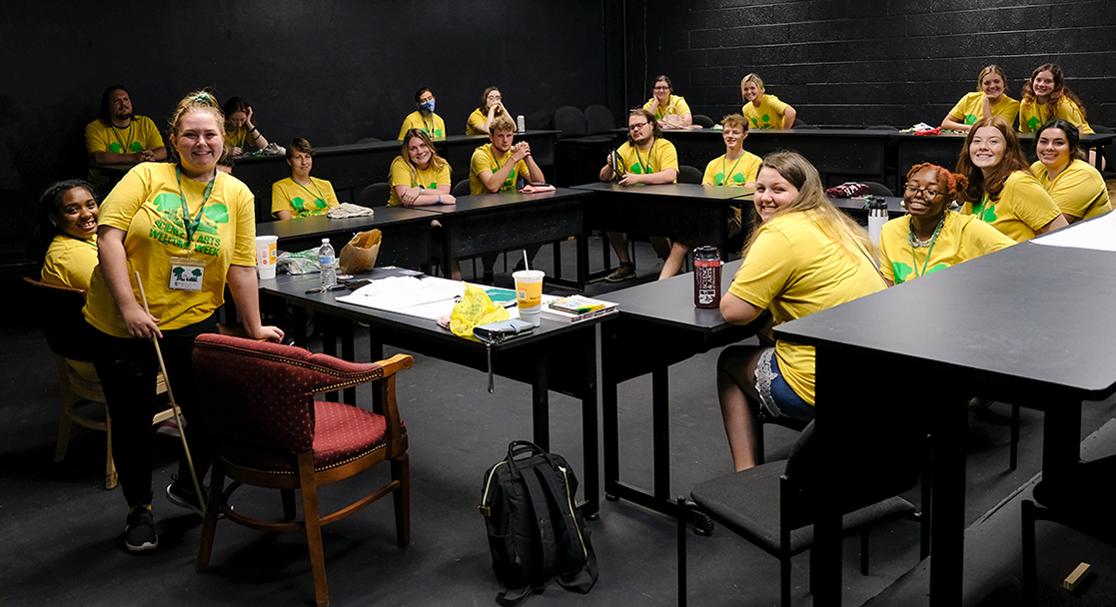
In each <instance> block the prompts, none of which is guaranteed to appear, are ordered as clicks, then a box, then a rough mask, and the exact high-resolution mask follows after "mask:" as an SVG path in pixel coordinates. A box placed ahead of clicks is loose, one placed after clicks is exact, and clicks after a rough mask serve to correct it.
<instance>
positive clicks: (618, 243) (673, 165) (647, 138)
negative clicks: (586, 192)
mask: <svg viewBox="0 0 1116 607" xmlns="http://www.w3.org/2000/svg"><path fill="white" fill-rule="evenodd" d="M662 136H663V131H662V129H660V128H659V123H658V121H657V120H655V115H654V114H652V113H651V112H649V111H648V110H645V109H642V108H641V109H638V110H632V111H631V113H629V115H628V140H627V141H626V142H624V144H623V145H621V146H620V147H619V148H617V149H616V151H614V152H612V153H610V154H609V155H608V158H606V159H605V165H604V166H603V167H601V170H600V173H599V175H598V176H599V177H600V179H601V181H612V180H614V179H618V180H619V181H617V183H619V184H620V185H622V186H633V185H639V184H647V185H655V184H666V183H675V182H676V181H678V151H677V150H675V149H674V144H673V143H671V142H669V141H667V140H666V139H663V138H662ZM614 167H615V168H614ZM608 241H609V242H610V243H611V244H612V250H613V252H615V253H616V258H617V259H619V260H620V264H619V266H618V267H617V268H616V270H615V271H614V272H613V273H612V274H609V275H608V277H607V278H605V280H607V281H609V282H620V281H622V280H628V279H629V278H635V265H634V264H633V263H632V259H631V257H630V256H629V255H628V236H627V235H626V234H624V233H623V232H609V233H608ZM651 244H652V246H654V247H655V249H656V252H657V253H658V254H659V257H662V258H666V257H668V256H669V254H670V243H669V241H667V240H666V239H665V238H661V237H655V238H652V239H651Z"/></svg>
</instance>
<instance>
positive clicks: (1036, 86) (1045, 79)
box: [1031, 70, 1054, 99]
mask: <svg viewBox="0 0 1116 607" xmlns="http://www.w3.org/2000/svg"><path fill="white" fill-rule="evenodd" d="M1031 90H1032V91H1034V93H1035V96H1036V97H1038V98H1039V99H1046V97H1047V96H1049V95H1050V93H1053V92H1054V72H1051V71H1050V70H1043V71H1041V72H1039V73H1037V74H1035V77H1034V79H1033V80H1031Z"/></svg>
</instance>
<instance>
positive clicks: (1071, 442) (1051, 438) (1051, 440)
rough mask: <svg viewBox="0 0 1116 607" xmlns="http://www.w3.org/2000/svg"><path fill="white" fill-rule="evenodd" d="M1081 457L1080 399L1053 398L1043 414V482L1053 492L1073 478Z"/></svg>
mask: <svg viewBox="0 0 1116 607" xmlns="http://www.w3.org/2000/svg"><path fill="white" fill-rule="evenodd" d="M1080 460H1081V403H1080V402H1079V401H1077V402H1075V401H1067V402H1056V403H1053V406H1050V407H1046V409H1045V411H1044V412H1043V415H1042V482H1043V483H1047V484H1049V486H1050V488H1051V489H1053V490H1054V491H1055V492H1057V491H1058V486H1059V483H1064V482H1067V481H1070V482H1072V473H1073V468H1074V465H1075V464H1077V463H1078V461H1080Z"/></svg>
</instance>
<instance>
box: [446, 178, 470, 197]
mask: <svg viewBox="0 0 1116 607" xmlns="http://www.w3.org/2000/svg"><path fill="white" fill-rule="evenodd" d="M450 194H453V195H454V196H455V197H457V196H468V195H469V180H468V179H462V180H461V181H458V182H457V183H455V184H453V189H452V190H450Z"/></svg>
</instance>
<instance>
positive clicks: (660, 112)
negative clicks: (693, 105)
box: [643, 95, 690, 120]
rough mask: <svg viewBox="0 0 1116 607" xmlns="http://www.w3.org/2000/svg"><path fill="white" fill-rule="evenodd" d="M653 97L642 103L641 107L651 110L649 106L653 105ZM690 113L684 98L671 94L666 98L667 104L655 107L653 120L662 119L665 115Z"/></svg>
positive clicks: (688, 105)
mask: <svg viewBox="0 0 1116 607" xmlns="http://www.w3.org/2000/svg"><path fill="white" fill-rule="evenodd" d="M654 103H655V98H654V97H652V98H650V99H648V100H647V103H644V104H643V109H645V110H647V111H648V112H650V111H651V106H652V105H654ZM689 113H690V104H688V103H686V98H685V97H682V96H681V95H671V96H670V98H669V99H667V106H666V107H665V108H663V107H658V108H656V109H655V120H662V119H663V118H666V117H667V116H683V115H685V114H689Z"/></svg>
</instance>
